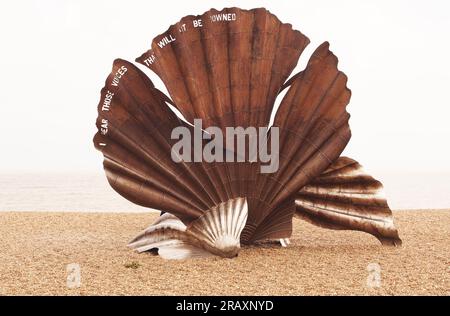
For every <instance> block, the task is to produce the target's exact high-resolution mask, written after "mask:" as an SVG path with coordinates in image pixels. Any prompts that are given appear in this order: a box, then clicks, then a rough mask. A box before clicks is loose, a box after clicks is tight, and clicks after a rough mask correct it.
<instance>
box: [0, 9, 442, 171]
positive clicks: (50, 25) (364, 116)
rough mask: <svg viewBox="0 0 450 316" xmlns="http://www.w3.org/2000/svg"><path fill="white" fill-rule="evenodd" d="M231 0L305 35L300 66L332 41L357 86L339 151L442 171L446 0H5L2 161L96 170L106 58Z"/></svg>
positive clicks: (375, 166)
mask: <svg viewBox="0 0 450 316" xmlns="http://www.w3.org/2000/svg"><path fill="white" fill-rule="evenodd" d="M228 6H239V7H242V8H253V7H262V6H264V7H266V8H267V9H269V10H270V11H271V12H273V13H275V14H276V15H277V16H278V17H279V18H280V20H282V21H283V22H290V23H291V24H292V25H293V26H294V28H296V29H298V30H301V31H302V32H303V33H304V34H306V35H307V36H308V37H309V38H310V39H311V44H310V45H309V48H308V49H307V51H306V52H305V54H304V56H302V57H303V59H302V62H301V64H300V65H301V66H300V67H303V66H304V65H305V63H306V60H307V57H309V55H310V54H311V53H312V51H313V50H314V49H315V48H316V47H317V45H319V44H320V43H321V42H323V41H325V40H328V41H329V42H330V44H331V49H332V50H333V52H334V53H335V54H336V55H337V56H338V57H339V59H340V64H339V67H340V69H341V70H343V71H344V72H345V73H346V74H347V75H348V77H349V82H348V85H349V87H350V88H351V89H352V92H353V96H352V100H351V102H350V106H349V107H348V110H349V112H350V113H351V115H352V118H351V121H350V124H351V128H352V132H353V137H352V140H351V141H350V144H349V146H348V147H347V149H346V151H345V152H344V153H345V154H346V155H349V156H351V157H353V158H356V159H357V160H359V161H360V162H361V163H362V164H363V165H365V166H367V167H369V169H370V170H384V171H389V170H403V171H408V170H414V171H444V170H445V171H450V163H449V162H450V148H449V147H450V146H449V138H450V124H449V123H448V120H449V116H450V104H449V103H450V102H449V90H450V58H449V56H450V43H449V38H450V8H449V2H448V1H380V0H378V1H371V2H369V1H356V0H355V1H280V0H278V1H248V0H245V1H244V0H240V1H199V0H197V1H194V0H190V1H169V0H162V1H121V2H119V1H95V3H94V1H62V0H54V1H20V2H19V1H8V2H3V3H2V4H1V8H0V47H1V49H0V54H1V55H0V56H1V58H0V171H2V172H5V171H9V172H14V171H46V172H47V171H94V170H95V171H98V170H99V169H101V163H102V156H101V154H100V153H99V152H97V151H96V150H95V149H94V147H93V145H92V141H91V140H92V137H93V135H94V133H95V131H96V129H95V118H96V115H97V114H96V106H97V103H98V101H99V96H100V89H101V88H102V86H103V84H104V80H105V78H106V76H107V75H108V73H109V71H110V68H111V64H112V62H113V60H114V59H115V58H117V57H121V58H125V59H127V60H130V61H133V60H134V59H135V57H137V56H139V55H140V54H141V53H143V52H144V51H146V50H147V49H148V48H149V47H150V42H151V40H152V38H153V37H154V36H156V35H158V34H159V33H161V32H163V31H165V30H166V29H167V28H168V27H169V25H170V24H173V23H174V22H176V21H178V20H179V19H180V18H181V17H183V16H185V15H188V14H200V13H203V12H204V11H206V10H208V9H209V8H211V7H215V8H217V9H221V8H223V7H228ZM152 79H153V77H152ZM160 88H161V86H160Z"/></svg>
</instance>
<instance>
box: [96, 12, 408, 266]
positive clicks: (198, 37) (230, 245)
mask: <svg viewBox="0 0 450 316" xmlns="http://www.w3.org/2000/svg"><path fill="white" fill-rule="evenodd" d="M308 43H309V39H308V38H307V37H306V36H305V35H303V34H302V33H300V32H299V31H295V30H293V29H292V26H291V25H290V24H284V23H281V22H280V21H279V20H278V18H277V17H276V16H274V15H273V14H271V13H270V12H268V11H267V10H265V9H253V10H241V9H238V8H230V9H224V10H222V11H217V10H210V11H208V12H206V13H204V14H202V15H201V16H187V17H184V18H182V19H181V20H180V22H178V23H176V24H175V25H172V26H171V27H170V28H169V29H168V31H166V32H165V33H163V34H161V35H159V36H158V37H156V38H155V39H154V40H153V42H152V45H151V49H150V50H148V51H147V52H145V53H144V54H143V55H142V56H140V57H139V58H137V60H136V61H137V62H139V63H141V64H143V65H145V66H147V67H148V68H150V69H151V70H152V71H154V72H155V73H156V74H157V75H158V76H159V77H160V78H161V80H162V81H163V82H164V84H165V85H166V87H167V90H168V91H169V93H170V97H171V98H169V97H168V96H166V95H164V94H163V93H162V92H161V91H159V90H158V89H157V88H156V87H155V86H154V85H153V83H152V82H151V80H150V79H149V78H148V77H147V76H146V75H145V74H144V73H143V72H142V71H141V70H139V68H137V67H136V66H135V65H134V64H132V63H129V62H127V61H125V60H121V59H118V60H116V61H115V62H114V65H113V70H112V72H111V74H110V76H109V77H108V78H107V80H106V84H105V87H104V88H103V89H102V92H101V99H100V103H99V106H98V118H97V127H98V132H97V134H96V135H95V137H94V144H95V146H96V148H97V149H98V150H100V151H102V153H103V155H104V168H105V171H106V175H107V178H108V181H109V183H110V184H111V186H112V187H113V188H114V189H115V190H116V191H117V192H119V193H120V194H121V195H123V196H124V197H125V198H127V199H128V200H130V201H132V202H134V203H137V204H139V205H142V206H145V207H150V208H155V209H160V210H162V211H164V212H165V214H164V215H162V216H161V217H160V218H159V219H158V220H157V221H156V222H155V223H154V224H153V225H151V226H150V227H149V228H148V229H146V230H145V231H144V232H142V233H141V234H140V235H139V236H137V237H136V238H135V239H134V240H133V241H132V242H131V243H130V246H131V247H132V248H134V249H137V250H138V251H147V250H152V249H158V250H159V254H160V255H161V256H163V257H165V258H187V257H193V256H205V255H209V254H214V255H219V256H223V257H233V256H236V255H237V253H238V251H239V249H240V244H241V243H244V244H249V243H253V242H255V241H259V240H270V239H280V240H281V242H282V244H283V245H285V244H287V243H288V240H287V238H289V237H290V235H291V233H292V218H293V216H294V215H297V216H298V217H300V218H303V219H305V220H307V221H309V222H311V223H313V224H316V225H319V226H322V227H326V228H332V229H354V230H361V231H365V232H368V233H370V234H373V235H374V236H376V237H377V238H378V239H379V240H380V241H381V242H382V243H384V244H394V245H396V244H400V243H401V241H400V239H399V237H398V233H397V230H396V229H395V227H394V224H393V220H392V212H391V211H390V209H389V207H388V205H387V202H386V200H385V198H383V197H382V195H381V191H382V185H381V184H380V182H378V181H376V180H375V179H373V178H372V177H370V176H369V175H367V174H366V173H364V172H363V171H362V168H361V166H360V165H359V164H358V163H357V162H356V161H354V160H351V159H349V158H345V157H339V156H340V154H341V153H342V151H343V149H344V148H345V146H346V145H347V143H348V141H349V140H350V136H351V135H350V128H349V125H348V120H349V114H348V113H347V112H346V109H345V108H346V105H347V104H348V102H349V100H350V95H351V93H350V90H349V89H348V88H347V87H346V82H347V77H346V76H345V74H343V73H342V72H340V71H339V70H338V69H337V63H338V60H337V58H336V56H335V55H334V54H333V53H332V52H331V51H330V50H329V45H328V43H324V44H322V45H320V46H319V47H318V48H317V49H316V50H315V52H314V53H313V55H312V56H311V58H310V60H309V62H308V64H307V66H306V68H305V69H304V70H303V71H302V72H300V73H298V74H296V75H294V76H292V77H291V78H290V79H289V80H287V79H288V78H289V76H290V75H291V72H292V70H293V69H294V68H295V66H296V64H297V62H298V59H299V57H300V55H301V53H302V52H303V50H304V49H305V47H306V46H307V45H308ZM284 89H288V91H287V93H286V95H285V96H284V98H283V99H282V101H281V104H280V107H279V110H278V112H277V113H276V115H275V120H274V124H273V126H269V120H270V117H271V113H272V110H273V106H274V103H275V99H276V98H277V96H278V94H279V93H280V92H281V91H282V90H284ZM168 104H171V105H173V106H175V107H176V108H177V109H178V110H179V111H180V112H181V114H182V115H183V116H184V118H185V120H186V121H187V122H186V121H185V120H182V119H180V118H179V117H178V116H177V115H175V114H174V112H173V111H172V110H171V109H170V107H169V106H168ZM196 119H201V120H202V127H203V130H201V129H198V128H197V127H195V126H193V125H192V124H194V123H195V120H196ZM194 125H195V124H194ZM227 127H242V128H243V129H244V130H246V129H247V128H249V127H256V128H259V127H266V128H269V130H268V132H267V133H266V134H265V139H264V140H265V141H266V142H267V144H269V143H270V144H272V143H273V142H277V143H278V146H279V147H278V150H277V149H276V147H273V148H275V149H274V151H275V152H273V153H272V154H276V155H275V156H276V157H278V159H277V161H276V164H277V167H278V168H275V169H274V170H273V172H268V173H263V172H261V170H262V168H263V167H264V163H263V162H261V161H259V160H258V159H254V158H255V156H254V154H255V152H254V151H251V150H250V149H248V148H246V149H245V157H244V158H248V159H244V160H243V161H239V160H238V161H236V160H234V162H230V161H228V160H227V161H225V162H222V161H212V162H206V161H202V160H201V159H195V157H194V162H189V161H186V160H183V159H175V160H174V159H173V158H174V157H173V150H172V149H173V146H174V145H175V144H176V143H177V140H175V139H172V136H173V135H172V132H173V131H174V129H176V128H183V129H185V130H188V131H189V133H191V134H192V135H196V134H197V135H198V134H200V139H201V142H202V145H205V146H207V145H208V144H211V142H212V140H211V138H212V136H211V133H210V131H211V130H212V129H214V128H216V129H219V130H220V131H222V132H223V134H226V130H227ZM275 131H277V132H278V134H276V133H275ZM251 137H253V136H252V135H250V134H249V138H251ZM195 142H196V140H195V137H194V138H193V139H192V140H191V145H192V146H193V147H195V145H196V144H195ZM237 147H238V144H233V145H232V146H231V147H230V146H228V143H227V146H223V147H220V148H216V151H220V152H221V153H222V154H224V155H231V156H233V157H235V158H237V154H238V152H239V148H237ZM271 148H272V147H271ZM260 151H261V148H260V147H258V148H257V150H256V154H258V153H260ZM194 155H195V154H194ZM178 158H180V157H178Z"/></svg>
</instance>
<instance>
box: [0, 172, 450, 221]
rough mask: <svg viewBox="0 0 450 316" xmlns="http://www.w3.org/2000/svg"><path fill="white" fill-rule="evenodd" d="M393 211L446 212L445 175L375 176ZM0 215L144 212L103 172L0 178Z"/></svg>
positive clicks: (448, 190) (449, 186)
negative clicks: (444, 210)
mask: <svg viewBox="0 0 450 316" xmlns="http://www.w3.org/2000/svg"><path fill="white" fill-rule="evenodd" d="M376 178H377V179H379V180H380V181H382V182H383V184H384V187H385V193H386V196H387V199H388V203H389V205H390V207H391V208H392V209H394V210H411V209H450V172H448V173H439V172H434V173H414V172H379V173H378V174H376ZM0 211H52V212H53V211H62V212H150V211H155V210H152V209H149V208H145V207H141V206H138V205H136V204H134V203H132V202H129V201H128V200H126V199H125V198H123V197H122V196H120V195H119V194H118V193H117V192H115V191H114V190H113V189H112V188H111V187H110V186H109V184H108V181H107V180H106V177H105V175H104V173H103V172H99V173H94V172H79V173H47V174H46V173H6V174H5V173H4V174H0Z"/></svg>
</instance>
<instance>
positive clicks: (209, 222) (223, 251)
mask: <svg viewBox="0 0 450 316" xmlns="http://www.w3.org/2000/svg"><path fill="white" fill-rule="evenodd" d="M247 216H248V207H247V201H246V199H245V198H236V199H231V200H229V201H227V202H224V203H221V204H218V205H216V206H214V207H212V208H211V209H209V210H208V211H206V212H205V213H204V214H203V215H202V216H201V217H199V218H198V219H196V220H195V221H194V222H192V223H191V224H190V225H189V226H188V227H186V225H184V224H183V223H182V222H181V220H180V219H178V218H177V217H175V216H174V215H172V214H169V213H165V214H163V215H162V216H161V217H159V218H158V219H157V220H156V222H155V223H153V224H152V225H151V226H150V227H148V228H147V229H146V230H145V231H143V232H142V233H141V234H139V235H138V236H137V237H136V238H134V239H133V240H132V241H131V242H130V244H129V246H130V247H131V248H133V249H135V250H137V251H139V252H143V251H148V250H153V249H157V250H158V254H159V255H161V256H162V257H163V258H166V259H186V258H193V257H205V256H211V255H217V256H221V257H226V258H232V257H236V256H237V254H238V252H239V250H240V248H241V246H240V241H239V240H240V236H241V232H242V230H243V228H244V226H245V224H246V222H247Z"/></svg>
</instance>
